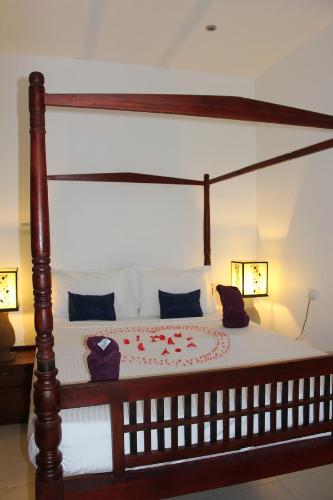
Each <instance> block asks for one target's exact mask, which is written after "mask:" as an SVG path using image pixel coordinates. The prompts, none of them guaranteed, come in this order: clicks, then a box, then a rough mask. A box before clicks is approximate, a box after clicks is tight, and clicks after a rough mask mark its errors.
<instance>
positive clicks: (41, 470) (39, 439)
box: [29, 72, 64, 500]
mask: <svg viewBox="0 0 333 500" xmlns="http://www.w3.org/2000/svg"><path fill="white" fill-rule="evenodd" d="M29 82H30V87H29V110H30V140H31V153H30V161H31V186H30V187H31V253H32V281H33V291H34V303H35V329H36V333H37V335H36V349H37V355H36V357H37V369H36V371H35V375H36V378H37V380H36V382H35V384H34V404H35V413H36V420H35V440H36V444H37V446H38V448H39V453H38V455H37V458H36V462H37V472H36V498H37V500H62V499H63V498H64V491H63V476H62V467H61V453H60V452H59V450H58V446H59V443H60V441H61V425H60V424H61V419H60V417H59V382H58V381H57V379H56V375H57V370H56V368H55V359H54V352H53V335H52V329H53V319H52V304H51V269H50V228H49V209H48V194H47V178H46V176H47V172H46V154H45V104H44V93H45V89H44V76H43V75H42V74H41V73H38V72H34V73H31V74H30V77H29Z"/></svg>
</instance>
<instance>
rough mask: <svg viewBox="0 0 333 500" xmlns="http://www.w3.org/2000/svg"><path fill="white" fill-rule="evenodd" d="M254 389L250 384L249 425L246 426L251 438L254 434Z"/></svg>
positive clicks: (248, 390)
mask: <svg viewBox="0 0 333 500" xmlns="http://www.w3.org/2000/svg"><path fill="white" fill-rule="evenodd" d="M253 391H254V387H253V386H250V387H248V388H247V411H248V416H247V422H246V424H247V427H246V436H247V437H248V438H251V437H252V436H253Z"/></svg>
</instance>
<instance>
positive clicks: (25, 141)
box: [17, 78, 35, 344]
mask: <svg viewBox="0 0 333 500" xmlns="http://www.w3.org/2000/svg"><path fill="white" fill-rule="evenodd" d="M17 116H18V148H19V149H18V216H19V228H18V230H19V252H20V264H19V294H20V311H21V317H22V321H23V331H24V343H26V344H32V343H34V337H35V333H34V329H33V322H32V313H33V293H32V280H31V250H30V164H29V157H30V146H29V105H28V82H27V80H26V79H25V78H20V79H19V80H18V83H17Z"/></svg>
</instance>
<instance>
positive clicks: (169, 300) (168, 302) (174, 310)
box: [158, 289, 202, 319]
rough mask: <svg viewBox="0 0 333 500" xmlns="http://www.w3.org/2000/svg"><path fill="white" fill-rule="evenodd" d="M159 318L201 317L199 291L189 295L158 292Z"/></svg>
mask: <svg viewBox="0 0 333 500" xmlns="http://www.w3.org/2000/svg"><path fill="white" fill-rule="evenodd" d="M158 296H159V300H160V309H161V318H162V319H165V318H192V317H196V316H202V309H201V306H200V289H199V290H194V292H189V293H167V292H162V291H161V290H159V291H158Z"/></svg>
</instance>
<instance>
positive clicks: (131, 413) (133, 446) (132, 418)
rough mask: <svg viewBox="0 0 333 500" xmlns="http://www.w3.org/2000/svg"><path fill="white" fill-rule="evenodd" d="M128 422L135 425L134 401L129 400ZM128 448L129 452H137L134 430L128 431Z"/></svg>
mask: <svg viewBox="0 0 333 500" xmlns="http://www.w3.org/2000/svg"><path fill="white" fill-rule="evenodd" d="M129 423H130V424H131V425H136V423H137V412H136V401H131V402H130V403H129ZM130 450H131V453H137V451H138V441H137V433H136V432H130Z"/></svg>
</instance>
